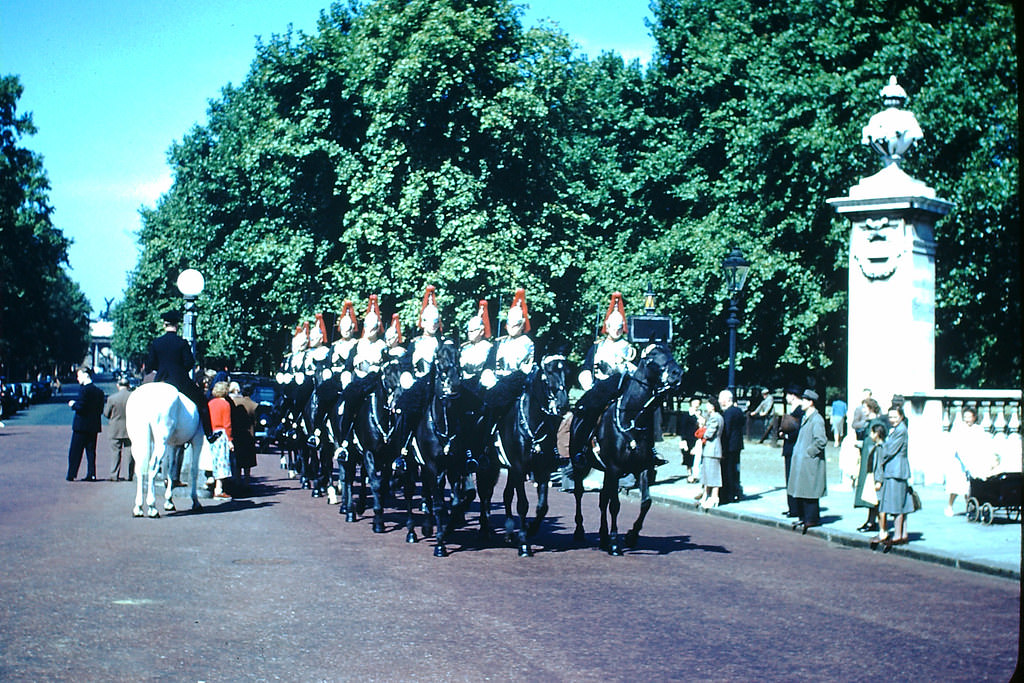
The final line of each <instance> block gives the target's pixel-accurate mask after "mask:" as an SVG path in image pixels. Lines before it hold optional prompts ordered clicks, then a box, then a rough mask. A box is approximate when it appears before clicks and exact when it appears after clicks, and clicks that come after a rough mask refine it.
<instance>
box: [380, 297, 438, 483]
mask: <svg viewBox="0 0 1024 683" xmlns="http://www.w3.org/2000/svg"><path fill="white" fill-rule="evenodd" d="M419 327H420V330H421V334H420V336H418V337H416V338H415V339H413V340H412V343H411V344H410V348H409V353H408V354H407V356H406V357H408V358H409V360H410V362H411V363H412V368H411V370H410V371H407V372H405V373H403V375H402V385H403V387H405V392H404V393H402V395H401V396H399V397H398V400H397V401H396V402H395V429H394V432H393V434H392V443H393V444H394V446H395V447H396V448H398V457H396V458H395V465H394V467H395V471H396V472H404V471H405V467H406V461H405V456H406V455H407V454H408V444H409V439H410V437H411V436H412V431H413V429H414V428H415V426H416V423H417V422H418V421H419V419H420V418H421V417H422V416H423V411H424V410H426V408H427V403H428V402H429V400H430V373H431V371H432V370H433V368H434V356H435V355H436V353H437V347H438V346H439V345H440V344H441V342H442V338H441V336H440V333H441V312H440V311H439V310H438V308H437V296H436V294H435V289H434V285H427V289H426V292H424V294H423V304H422V305H421V306H420V319H419Z"/></svg>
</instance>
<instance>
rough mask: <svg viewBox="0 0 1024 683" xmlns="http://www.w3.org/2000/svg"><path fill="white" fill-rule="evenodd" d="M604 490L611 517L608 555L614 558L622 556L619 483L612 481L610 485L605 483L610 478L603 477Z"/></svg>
mask: <svg viewBox="0 0 1024 683" xmlns="http://www.w3.org/2000/svg"><path fill="white" fill-rule="evenodd" d="M605 480H606V483H605V488H606V489H608V494H607V495H608V497H607V500H606V503H607V505H608V514H609V516H610V517H611V530H610V533H609V538H608V554H609V555H614V556H616V557H618V556H620V555H622V546H621V545H620V544H619V509H620V507H621V503H620V501H619V482H618V481H617V480H616V481H612V482H611V484H608V483H607V482H608V481H609V480H610V477H608V476H605Z"/></svg>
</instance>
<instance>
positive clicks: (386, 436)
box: [336, 359, 402, 534]
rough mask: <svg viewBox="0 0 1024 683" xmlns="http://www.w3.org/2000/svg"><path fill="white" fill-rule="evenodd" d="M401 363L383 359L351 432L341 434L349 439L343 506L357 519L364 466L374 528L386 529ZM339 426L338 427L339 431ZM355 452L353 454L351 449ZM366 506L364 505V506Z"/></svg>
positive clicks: (347, 517)
mask: <svg viewBox="0 0 1024 683" xmlns="http://www.w3.org/2000/svg"><path fill="white" fill-rule="evenodd" d="M401 373H402V365H401V364H400V362H399V361H398V360H397V359H393V360H391V361H389V362H387V363H384V364H383V366H382V367H381V370H380V372H379V373H377V374H376V378H375V380H374V383H373V389H372V390H371V391H370V393H369V395H367V396H366V397H365V398H364V399H363V402H362V404H360V406H359V410H358V411H357V412H356V415H355V418H354V419H353V422H352V430H351V432H350V433H349V434H345V435H342V438H343V439H348V442H349V448H348V450H349V452H350V453H349V457H348V458H347V459H346V460H345V462H344V463H343V465H342V467H343V472H344V476H343V481H342V492H341V509H340V510H339V512H341V513H343V514H344V515H345V520H346V521H348V522H354V521H356V518H357V517H358V515H359V514H360V513H361V510H359V509H353V506H352V497H353V496H352V487H353V485H354V483H355V475H356V465H357V464H358V465H361V466H362V472H363V480H364V481H363V484H364V488H363V493H364V495H365V491H366V488H365V486H366V483H367V482H368V483H369V486H370V491H371V493H372V495H373V531H374V533H378V534H379V533H383V532H384V498H385V489H386V488H387V486H388V483H389V480H390V472H391V463H392V460H393V459H394V454H393V449H391V448H389V447H388V442H389V440H390V439H391V435H392V432H393V431H394V427H395V426H394V418H393V415H392V405H393V403H394V399H395V398H396V396H397V395H398V393H399V392H400V391H401V388H400V386H399V378H400V377H401ZM340 429H341V428H340V426H338V427H336V430H337V431H338V433H340ZM353 451H354V452H355V454H356V456H355V457H352V455H351V452H353ZM361 507H363V509H365V506H361Z"/></svg>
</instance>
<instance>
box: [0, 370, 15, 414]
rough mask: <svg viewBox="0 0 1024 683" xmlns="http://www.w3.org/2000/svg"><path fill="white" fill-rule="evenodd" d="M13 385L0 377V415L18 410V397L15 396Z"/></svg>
mask: <svg viewBox="0 0 1024 683" xmlns="http://www.w3.org/2000/svg"><path fill="white" fill-rule="evenodd" d="M13 387H14V385H13V384H11V383H10V382H8V381H7V380H5V379H4V378H3V377H0V417H7V416H8V415H13V414H14V413H16V412H18V409H19V406H18V397H17V396H15V394H14V388H13Z"/></svg>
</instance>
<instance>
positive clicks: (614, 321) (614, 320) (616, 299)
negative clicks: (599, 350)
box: [601, 292, 626, 334]
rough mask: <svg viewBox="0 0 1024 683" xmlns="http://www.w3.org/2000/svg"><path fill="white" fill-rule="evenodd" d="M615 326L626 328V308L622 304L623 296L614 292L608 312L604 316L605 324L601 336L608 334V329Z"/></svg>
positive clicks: (602, 326)
mask: <svg viewBox="0 0 1024 683" xmlns="http://www.w3.org/2000/svg"><path fill="white" fill-rule="evenodd" d="M609 323H611V325H609ZM615 325H620V326H622V327H625V326H626V308H625V306H623V304H622V294H620V293H619V292H612V299H611V301H610V302H609V303H608V312H607V313H605V314H604V324H603V325H601V334H608V328H609V327H611V326H615Z"/></svg>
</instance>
